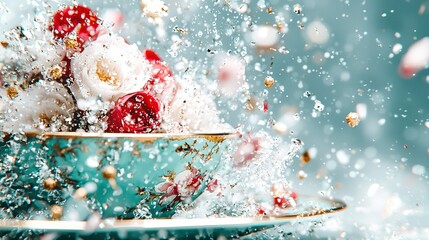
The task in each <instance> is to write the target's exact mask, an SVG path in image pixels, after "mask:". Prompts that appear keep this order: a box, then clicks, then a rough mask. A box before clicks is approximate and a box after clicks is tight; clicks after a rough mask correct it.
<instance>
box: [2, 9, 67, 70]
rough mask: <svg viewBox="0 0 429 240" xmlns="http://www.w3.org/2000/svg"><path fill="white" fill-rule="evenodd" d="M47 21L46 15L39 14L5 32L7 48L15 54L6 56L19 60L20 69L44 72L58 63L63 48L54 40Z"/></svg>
mask: <svg viewBox="0 0 429 240" xmlns="http://www.w3.org/2000/svg"><path fill="white" fill-rule="evenodd" d="M32 20H33V19H32ZM47 23H48V19H47V16H46V15H45V14H39V15H37V16H36V17H35V18H34V21H29V22H28V23H26V24H25V25H24V27H23V28H16V29H14V30H12V31H10V32H9V33H7V35H6V37H7V38H8V43H9V48H10V49H12V50H13V51H14V52H15V53H16V55H8V56H6V58H9V59H10V60H14V61H16V62H20V63H21V67H22V69H23V70H24V71H25V72H31V73H38V72H42V73H46V70H47V69H49V68H50V67H52V66H54V65H57V64H59V63H60V62H61V61H62V59H63V57H64V55H65V50H64V49H63V48H62V47H61V46H60V45H58V44H56V43H55V42H54V38H53V34H52V32H51V31H49V29H48V25H47ZM22 35H23V36H24V37H22ZM0 58H1V57H0Z"/></svg>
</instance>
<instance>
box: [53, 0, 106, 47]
mask: <svg viewBox="0 0 429 240" xmlns="http://www.w3.org/2000/svg"><path fill="white" fill-rule="evenodd" d="M98 26H99V23H98V17H97V16H96V14H95V13H94V12H93V11H92V10H91V9H90V8H88V7H85V6H82V5H76V6H71V7H70V6H68V7H65V8H63V9H60V10H58V11H57V12H56V13H55V15H54V17H53V19H52V26H50V28H51V31H53V33H54V37H55V38H57V39H63V38H64V37H66V36H67V35H68V34H70V33H72V32H73V31H75V33H76V36H77V39H78V41H79V43H80V44H81V45H82V44H83V43H84V42H85V41H86V40H88V39H89V38H90V37H94V36H95V34H96V30H97V28H98Z"/></svg>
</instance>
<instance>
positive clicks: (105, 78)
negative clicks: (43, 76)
mask: <svg viewBox="0 0 429 240" xmlns="http://www.w3.org/2000/svg"><path fill="white" fill-rule="evenodd" d="M149 69H150V66H149V63H148V61H147V60H145V59H144V57H143V56H142V53H141V52H140V51H139V49H138V48H137V46H136V45H130V44H127V43H126V42H125V40H124V39H123V38H121V37H118V36H116V35H110V34H105V35H102V36H99V37H98V38H97V40H95V41H94V42H91V43H90V44H89V45H87V46H86V47H85V49H84V50H83V51H82V52H81V53H80V54H76V55H75V57H74V58H73V59H72V61H71V70H72V73H73V76H74V81H73V84H72V85H71V90H72V92H73V94H74V96H75V97H76V99H81V98H84V99H85V98H89V97H100V99H101V100H103V101H106V102H109V101H115V100H117V99H118V98H119V97H121V96H123V95H125V94H127V93H131V92H136V91H139V90H141V89H142V88H143V86H144V85H145V84H146V82H147V80H148V79H149V78H150V75H149V73H150V71H149Z"/></svg>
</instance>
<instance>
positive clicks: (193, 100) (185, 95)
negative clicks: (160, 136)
mask: <svg viewBox="0 0 429 240" xmlns="http://www.w3.org/2000/svg"><path fill="white" fill-rule="evenodd" d="M181 86H182V87H181V88H179V89H178V91H177V93H176V96H175V98H174V100H173V102H172V103H171V105H170V106H168V107H166V109H165V113H164V116H163V117H164V119H163V120H164V121H163V123H162V127H163V128H164V129H165V130H166V131H167V132H169V133H170V132H171V133H186V132H187V133H189V132H192V133H214V132H224V131H227V130H228V129H229V128H230V127H229V126H227V125H226V124H222V123H221V120H220V118H219V114H218V111H217V110H216V104H215V102H214V100H213V96H210V95H209V94H205V93H204V92H203V91H202V89H201V87H200V86H199V85H198V84H196V83H194V82H193V83H192V84H189V83H188V84H181Z"/></svg>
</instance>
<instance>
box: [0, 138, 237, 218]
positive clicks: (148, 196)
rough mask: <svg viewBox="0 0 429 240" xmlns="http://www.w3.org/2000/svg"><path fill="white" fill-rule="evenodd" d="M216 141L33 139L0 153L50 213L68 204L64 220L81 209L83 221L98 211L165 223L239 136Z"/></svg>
mask: <svg viewBox="0 0 429 240" xmlns="http://www.w3.org/2000/svg"><path fill="white" fill-rule="evenodd" d="M213 136H214V137H215V138H214V139H211V138H210V135H202V136H200V135H198V136H195V135H188V136H186V137H185V136H181V137H177V138H174V137H172V136H167V135H162V136H159V137H157V138H154V139H153V140H151V141H141V138H137V137H136V138H134V137H131V138H130V137H128V136H123V135H120V136H119V135H110V136H104V135H103V136H98V137H97V136H90V137H89V136H86V137H80V138H79V137H70V138H68V137H66V136H61V137H45V136H40V135H32V134H28V135H27V136H26V139H24V140H22V141H21V142H17V143H15V142H16V141H15V140H13V138H10V139H9V140H7V139H6V140H5V141H3V142H2V143H0V148H2V154H3V156H2V157H6V155H8V156H13V157H14V158H15V159H17V160H18V161H16V164H15V166H14V167H13V169H12V171H15V172H17V174H18V175H19V176H20V177H19V181H20V182H22V183H24V185H25V184H27V185H29V186H30V185H31V186H32V187H31V189H33V190H31V191H27V193H28V194H27V195H31V196H29V197H30V198H32V199H37V200H38V201H39V202H41V203H42V204H39V205H42V206H45V208H46V207H48V208H49V207H50V206H52V205H61V206H64V212H63V215H64V216H63V218H72V219H73V218H76V214H75V213H74V212H75V210H76V208H77V206H80V210H79V212H80V213H82V214H81V215H79V216H78V218H81V219H79V220H82V219H84V218H85V217H86V216H87V215H88V214H89V212H90V211H93V210H95V211H98V212H100V213H101V214H102V215H103V217H118V216H119V217H124V218H129V217H140V218H145V217H157V218H158V217H169V216H171V215H172V214H173V212H174V209H175V207H176V205H177V204H179V203H184V202H187V201H189V200H192V199H193V198H195V197H196V196H198V195H199V194H200V193H201V191H202V189H203V188H204V187H205V185H206V183H207V182H208V181H209V180H210V174H211V173H212V172H213V170H214V169H215V168H216V167H217V165H218V163H219V161H220V158H221V152H222V151H223V149H224V148H225V147H226V144H227V141H224V140H226V139H228V138H230V137H231V135H228V134H224V135H213ZM218 137H221V138H222V139H223V140H222V141H221V140H220V139H219V138H218ZM147 139H148V138H146V140H147ZM47 181H48V183H47ZM49 182H50V184H51V186H50V185H49ZM0 187H1V186H0ZM32 192H33V193H32ZM52 196H55V197H52ZM2 201H3V200H2ZM82 203H85V204H82ZM30 205H31V204H30ZM82 206H83V207H82ZM26 207H28V206H26ZM24 208H25V207H24ZM89 209H91V210H89ZM73 214H74V215H73ZM75 220H77V219H75Z"/></svg>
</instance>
